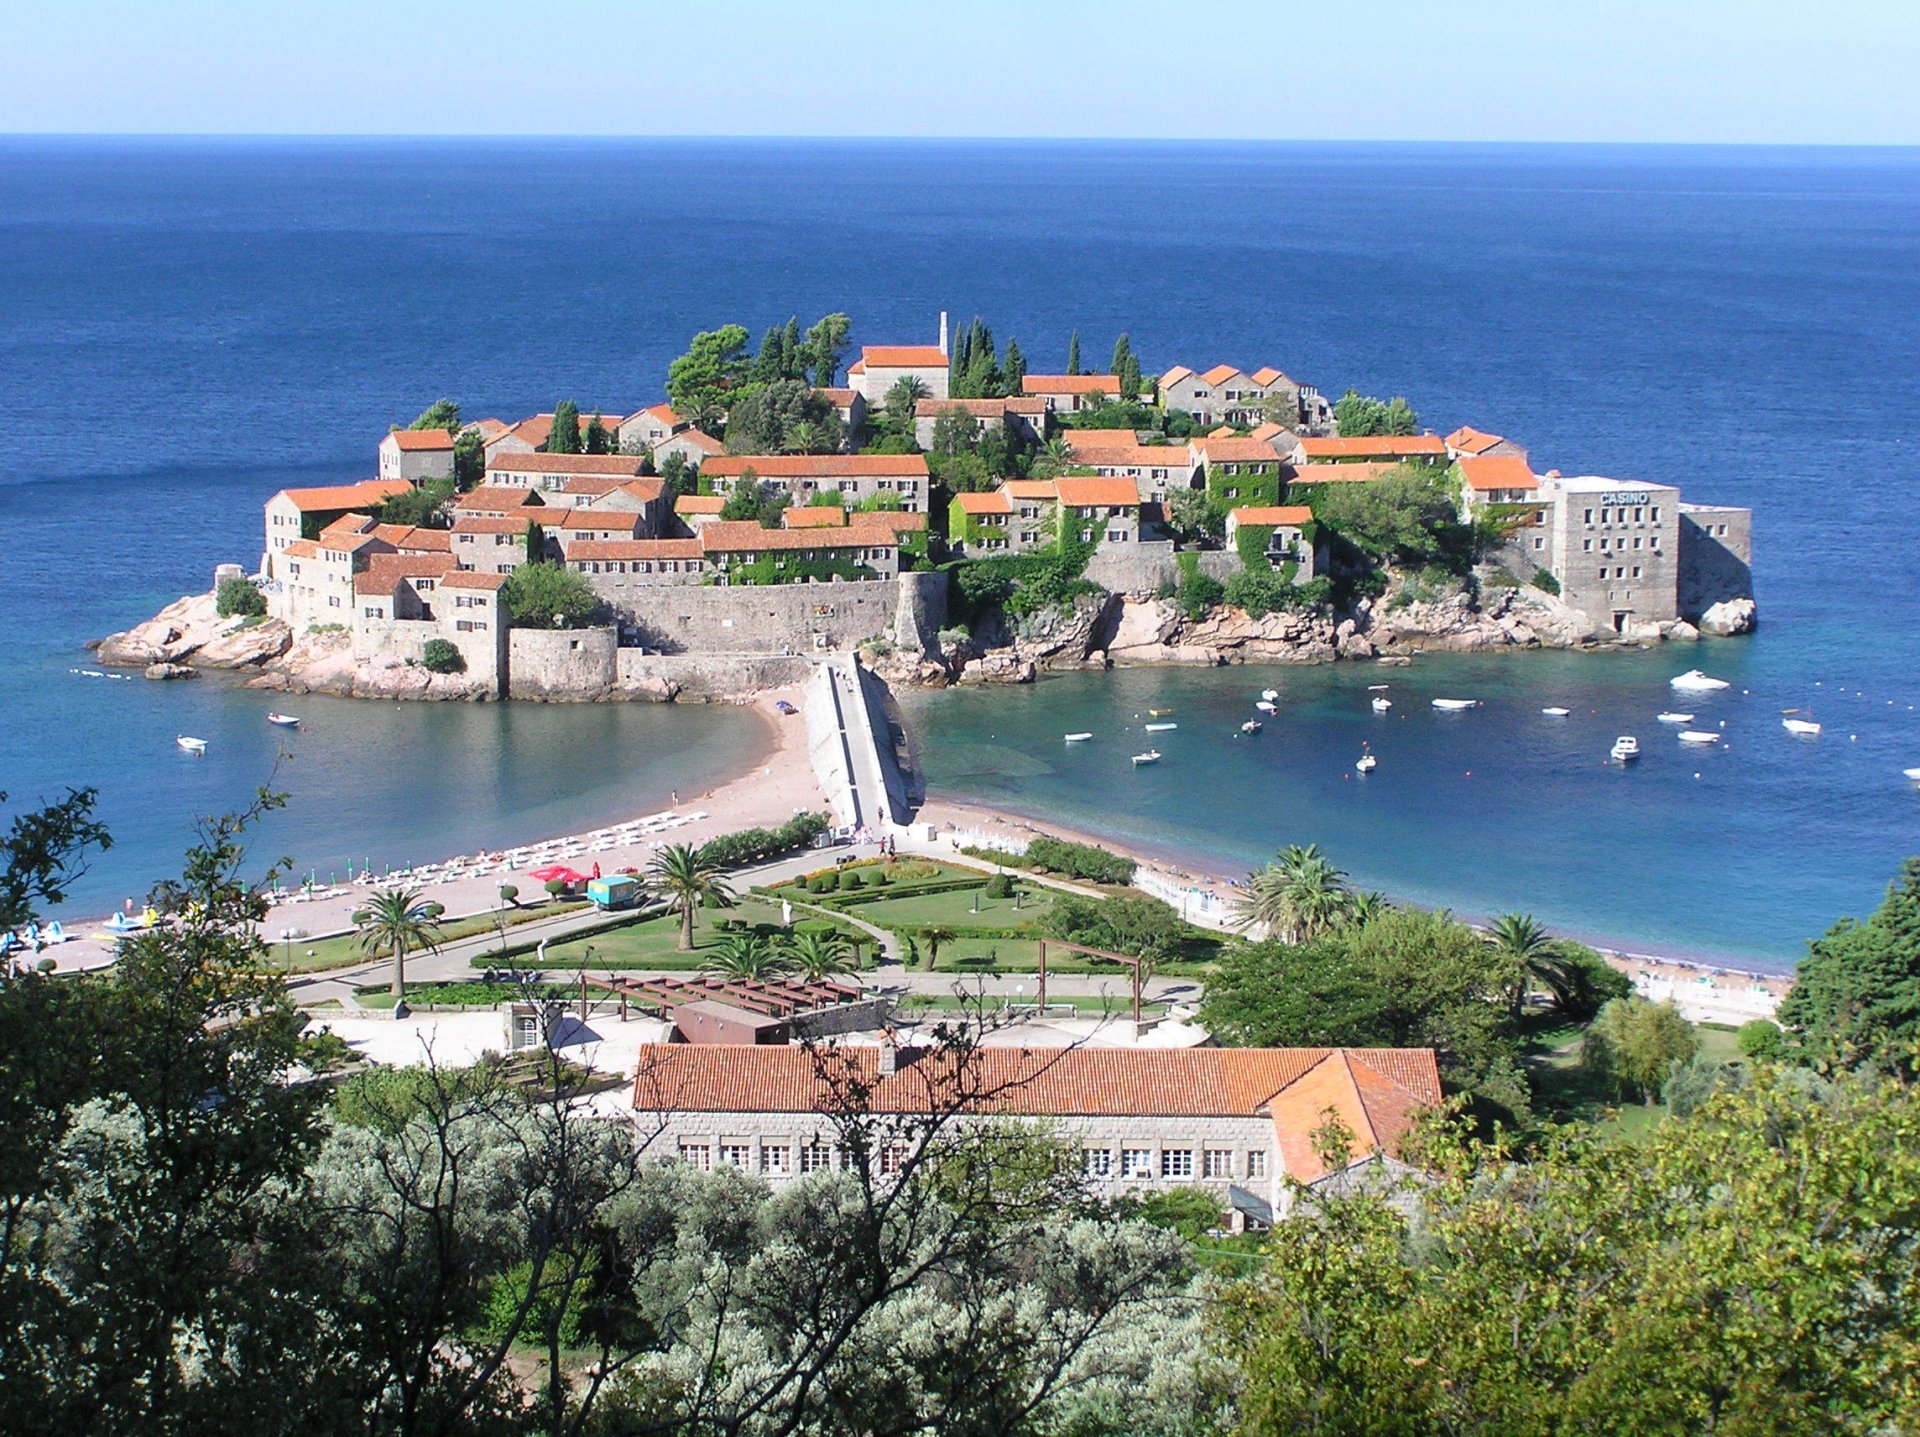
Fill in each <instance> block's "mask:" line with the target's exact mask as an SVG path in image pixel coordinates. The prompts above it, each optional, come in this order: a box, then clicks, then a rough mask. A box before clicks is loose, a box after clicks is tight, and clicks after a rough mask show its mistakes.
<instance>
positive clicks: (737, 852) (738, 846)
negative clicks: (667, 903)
mask: <svg viewBox="0 0 1920 1437" xmlns="http://www.w3.org/2000/svg"><path fill="white" fill-rule="evenodd" d="M826 831H827V820H826V816H825V815H824V814H819V813H796V814H795V815H794V816H793V817H792V818H789V819H788V820H787V821H786V822H785V823H783V824H781V825H780V826H779V827H778V828H743V829H741V830H740V831H738V832H737V833H722V834H720V835H718V836H717V837H715V838H710V839H708V840H707V842H706V843H705V844H704V845H702V846H701V849H700V852H701V856H702V857H704V858H705V859H706V860H707V861H708V862H710V863H715V864H718V865H719V866H720V867H722V868H738V867H739V866H741V865H742V864H746V863H758V862H760V861H761V860H763V859H767V858H776V857H778V856H779V855H780V854H782V853H790V852H792V851H793V850H794V849H796V848H805V847H806V846H807V845H808V844H809V843H812V842H813V840H814V839H815V838H817V837H819V836H820V835H821V834H823V833H825V832H826Z"/></svg>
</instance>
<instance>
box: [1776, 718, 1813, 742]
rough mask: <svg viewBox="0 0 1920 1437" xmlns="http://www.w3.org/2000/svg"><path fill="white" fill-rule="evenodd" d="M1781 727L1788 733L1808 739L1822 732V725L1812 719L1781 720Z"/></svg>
mask: <svg viewBox="0 0 1920 1437" xmlns="http://www.w3.org/2000/svg"><path fill="white" fill-rule="evenodd" d="M1780 727H1781V728H1783V729H1785V730H1786V731H1787V732H1788V733H1797V734H1802V735H1804V736H1805V737H1807V738H1812V737H1813V736H1814V735H1815V734H1817V733H1819V732H1820V725H1819V724H1817V723H1815V722H1814V721H1813V720H1812V719H1781V720H1780Z"/></svg>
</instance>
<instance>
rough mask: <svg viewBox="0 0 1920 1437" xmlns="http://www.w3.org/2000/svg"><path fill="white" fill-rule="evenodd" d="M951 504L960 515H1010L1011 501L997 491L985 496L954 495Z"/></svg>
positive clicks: (1011, 509)
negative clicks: (952, 503)
mask: <svg viewBox="0 0 1920 1437" xmlns="http://www.w3.org/2000/svg"><path fill="white" fill-rule="evenodd" d="M953 502H954V505H955V507H957V508H958V509H959V510H960V512H961V513H962V514H1011V513H1012V512H1013V500H1011V499H1009V498H1008V497H1007V496H1006V495H1005V494H1004V493H1002V492H1001V491H1000V490H998V489H994V490H992V491H990V492H988V493H985V494H955V495H954V496H953Z"/></svg>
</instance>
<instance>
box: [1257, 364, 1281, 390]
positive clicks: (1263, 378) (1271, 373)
mask: <svg viewBox="0 0 1920 1437" xmlns="http://www.w3.org/2000/svg"><path fill="white" fill-rule="evenodd" d="M1247 378H1249V379H1251V380H1252V381H1253V382H1254V383H1255V384H1257V385H1259V386H1260V387H1261V388H1262V389H1266V388H1268V387H1270V386H1271V385H1273V384H1274V383H1276V382H1277V381H1279V380H1282V379H1286V378H1287V376H1286V375H1284V374H1282V373H1281V372H1280V371H1279V370H1277V369H1275V368H1274V367H1273V366H1272V365H1270V364H1269V365H1267V366H1266V367H1265V368H1264V369H1256V370H1254V371H1253V373H1251V374H1249V375H1248V376H1247ZM1288 383H1292V381H1291V380H1288Z"/></svg>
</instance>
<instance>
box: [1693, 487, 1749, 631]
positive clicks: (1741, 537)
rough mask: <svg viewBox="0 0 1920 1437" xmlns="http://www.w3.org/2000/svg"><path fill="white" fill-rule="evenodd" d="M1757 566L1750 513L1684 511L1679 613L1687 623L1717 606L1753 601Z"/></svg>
mask: <svg viewBox="0 0 1920 1437" xmlns="http://www.w3.org/2000/svg"><path fill="white" fill-rule="evenodd" d="M1723 529H1724V530H1725V531H1726V532H1725V533H1722V532H1721V530H1723ZM1752 565H1753V511H1752V510H1751V509H1723V508H1719V507H1716V506H1711V505H1705V504H1683V505H1682V506H1681V508H1680V574H1679V580H1678V583H1679V595H1678V607H1679V610H1680V616H1681V617H1682V618H1684V619H1689V620H1698V619H1699V617H1700V616H1701V615H1702V614H1704V613H1705V612H1706V611H1707V610H1708V609H1710V608H1712V607H1713V606H1714V605H1715V604H1720V603H1725V602H1726V601H1727V600H1729V599H1751V598H1752V597H1753V567H1752Z"/></svg>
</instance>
